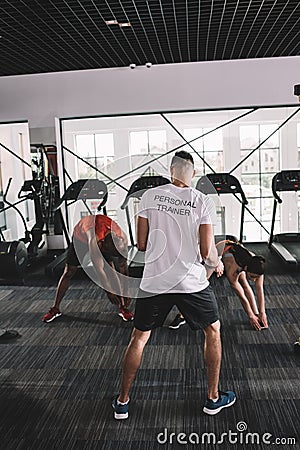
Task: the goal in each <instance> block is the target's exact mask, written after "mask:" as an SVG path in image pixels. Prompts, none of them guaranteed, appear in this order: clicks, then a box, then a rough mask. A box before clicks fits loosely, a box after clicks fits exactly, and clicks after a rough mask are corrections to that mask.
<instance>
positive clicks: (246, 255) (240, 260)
mask: <svg viewBox="0 0 300 450" xmlns="http://www.w3.org/2000/svg"><path fill="white" fill-rule="evenodd" d="M228 243H230V244H231V247H230V249H229V250H228V251H229V252H230V253H232V254H233V256H234V259H235V262H236V263H237V265H238V266H240V267H242V268H243V269H244V268H245V267H247V272H251V273H255V274H257V275H263V274H264V273H265V262H266V260H265V258H264V257H263V256H261V255H252V254H251V253H250V252H249V250H247V249H246V248H245V247H243V246H242V245H241V244H240V243H239V242H231V241H229V242H228Z"/></svg>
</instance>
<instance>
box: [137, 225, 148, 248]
mask: <svg viewBox="0 0 300 450" xmlns="http://www.w3.org/2000/svg"><path fill="white" fill-rule="evenodd" d="M148 234H149V222H148V219H146V218H145V217H141V216H138V220H137V247H138V249H139V250H140V251H142V252H144V251H146V247H147V240H148Z"/></svg>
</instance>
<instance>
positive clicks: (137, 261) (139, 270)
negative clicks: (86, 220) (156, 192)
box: [121, 175, 170, 278]
mask: <svg viewBox="0 0 300 450" xmlns="http://www.w3.org/2000/svg"><path fill="white" fill-rule="evenodd" d="M169 183H170V180H168V179H167V178H165V177H163V176H161V175H145V176H142V177H140V178H138V179H137V180H135V181H134V182H133V183H132V185H131V186H130V189H129V191H128V193H127V195H126V197H125V200H124V202H123V204H122V205H121V209H125V213H126V220H127V224H128V232H129V238H130V244H131V245H130V246H129V250H128V271H129V276H131V277H136V278H141V277H142V275H143V270H144V265H145V252H142V251H139V250H138V248H137V243H136V242H135V240H134V237H133V230H132V225H131V220H130V211H129V201H130V200H131V199H134V198H136V199H141V197H142V195H143V193H144V192H145V191H147V190H148V189H151V188H154V187H158V186H163V185H165V184H169Z"/></svg>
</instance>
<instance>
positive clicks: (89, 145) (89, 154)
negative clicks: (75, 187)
mask: <svg viewBox="0 0 300 450" xmlns="http://www.w3.org/2000/svg"><path fill="white" fill-rule="evenodd" d="M75 142H76V153H77V155H78V156H80V157H81V158H82V159H84V160H85V161H87V162H88V163H90V164H91V165H93V166H94V167H97V169H98V170H101V171H103V172H104V174H107V175H108V176H109V177H111V178H114V167H113V166H114V164H113V162H114V153H115V152H114V139H113V133H99V134H77V135H76V138H75ZM82 178H98V179H100V180H104V181H107V178H106V177H105V176H104V175H101V173H100V172H98V171H97V170H95V169H93V168H92V167H90V166H88V165H87V164H85V163H84V162H83V161H80V160H79V159H78V179H82Z"/></svg>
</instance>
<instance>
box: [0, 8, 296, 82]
mask: <svg viewBox="0 0 300 450" xmlns="http://www.w3.org/2000/svg"><path fill="white" fill-rule="evenodd" d="M108 20H114V21H116V22H117V23H116V24H113V25H108V24H107V23H106V21H108ZM126 23H130V25H131V26H122V24H126ZM0 36H1V38H0V76H5V75H20V74H31V73H45V72H59V71H68V70H83V69H101V68H109V67H122V66H128V65H129V64H131V63H135V64H136V65H140V64H145V63H146V62H148V61H149V62H152V64H169V63H180V62H195V61H213V60H228V59H247V58H269V57H279V56H296V55H299V54H300V2H299V0H247V1H246V0H224V1H223V0H222V1H221V0H28V1H26V0H1V2H0Z"/></svg>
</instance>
